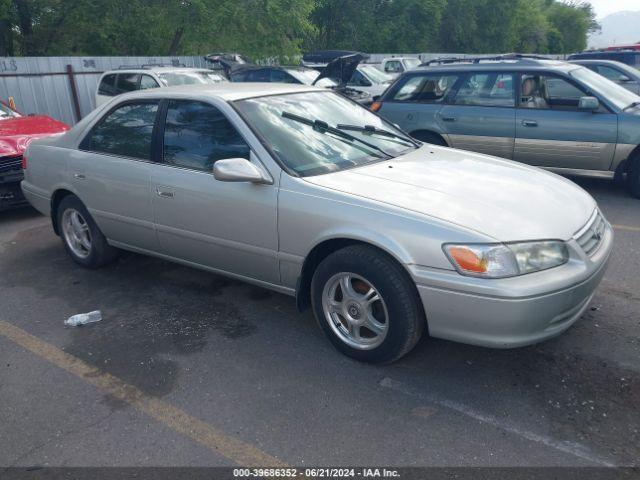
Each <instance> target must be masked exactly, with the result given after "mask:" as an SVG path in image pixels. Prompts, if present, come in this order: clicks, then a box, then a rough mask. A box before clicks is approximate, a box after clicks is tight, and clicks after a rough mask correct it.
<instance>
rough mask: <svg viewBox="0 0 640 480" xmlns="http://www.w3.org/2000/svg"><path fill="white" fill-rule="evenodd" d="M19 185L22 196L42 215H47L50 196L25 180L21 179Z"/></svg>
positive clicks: (49, 207) (49, 206)
mask: <svg viewBox="0 0 640 480" xmlns="http://www.w3.org/2000/svg"><path fill="white" fill-rule="evenodd" d="M20 186H21V189H22V193H23V194H24V197H25V198H26V200H27V201H28V202H29V203H30V204H31V206H32V207H33V208H35V209H36V210H38V211H39V212H40V213H42V214H43V215H49V213H50V210H51V198H49V195H47V194H46V193H45V192H44V191H41V190H39V189H37V188H36V187H34V186H33V185H32V184H30V183H28V182H27V181H26V180H23V181H22V183H21V184H20Z"/></svg>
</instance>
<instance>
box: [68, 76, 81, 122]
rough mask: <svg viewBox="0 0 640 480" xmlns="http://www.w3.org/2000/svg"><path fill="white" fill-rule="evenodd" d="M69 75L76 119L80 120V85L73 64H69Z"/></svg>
mask: <svg viewBox="0 0 640 480" xmlns="http://www.w3.org/2000/svg"><path fill="white" fill-rule="evenodd" d="M67 76H68V77H69V87H71V99H72V100H73V108H74V111H75V114H76V121H77V122H79V121H80V120H82V113H81V112H80V97H79V96H78V87H77V86H76V79H75V77H74V72H73V66H71V65H67Z"/></svg>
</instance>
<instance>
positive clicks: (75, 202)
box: [56, 195, 117, 268]
mask: <svg viewBox="0 0 640 480" xmlns="http://www.w3.org/2000/svg"><path fill="white" fill-rule="evenodd" d="M56 214H57V222H58V227H59V229H60V237H61V238H62V243H63V245H64V248H65V250H66V251H67V253H68V254H69V256H70V257H71V258H72V259H73V260H74V261H75V262H76V263H78V264H80V265H82V266H83V267H86V268H99V267H102V266H104V265H106V264H108V263H110V262H111V261H113V260H114V259H115V258H116V256H117V250H116V249H115V248H114V247H112V246H111V245H109V244H108V243H107V239H106V238H105V236H104V235H103V234H102V232H101V231H100V229H99V228H98V225H97V224H96V222H95V221H94V220H93V217H91V215H90V214H89V211H88V210H87V208H86V207H85V206H84V204H83V203H82V202H81V201H80V199H79V198H78V197H76V196H75V195H68V196H66V197H64V198H63V199H62V201H61V202H60V205H59V206H58V210H57V212H56Z"/></svg>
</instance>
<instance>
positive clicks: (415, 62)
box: [404, 58, 421, 70]
mask: <svg viewBox="0 0 640 480" xmlns="http://www.w3.org/2000/svg"><path fill="white" fill-rule="evenodd" d="M420 63H421V62H420V60H419V59H417V58H405V59H404V64H405V66H406V67H407V70H409V69H412V68H416V67H419V66H420Z"/></svg>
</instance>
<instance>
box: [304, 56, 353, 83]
mask: <svg viewBox="0 0 640 480" xmlns="http://www.w3.org/2000/svg"><path fill="white" fill-rule="evenodd" d="M364 58H365V55H364V54H362V53H352V54H350V55H344V56H342V57H338V58H336V59H335V60H332V61H331V62H329V63H328V64H327V66H326V67H324V68H323V69H322V71H321V72H320V75H318V78H316V79H315V80H314V82H313V84H314V85H315V84H316V83H317V82H318V81H319V80H321V79H323V78H332V79H334V80H335V81H337V82H338V86H344V85H346V84H347V83H348V82H349V80H351V77H352V76H353V72H355V71H356V68H358V65H359V64H360V62H361V61H362V60H364Z"/></svg>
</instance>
